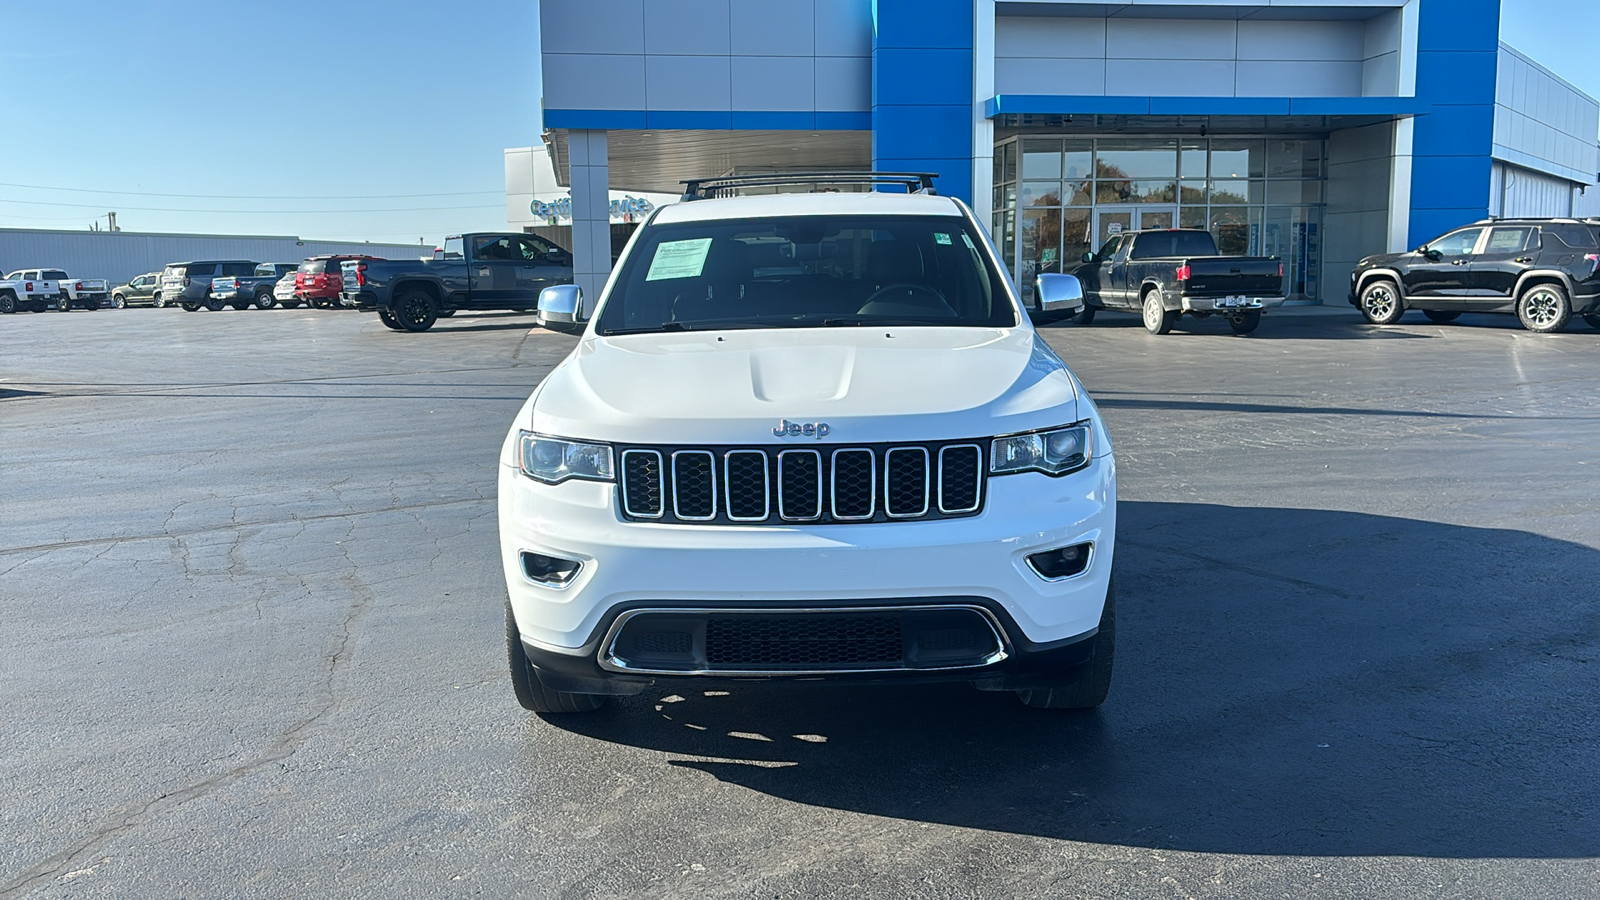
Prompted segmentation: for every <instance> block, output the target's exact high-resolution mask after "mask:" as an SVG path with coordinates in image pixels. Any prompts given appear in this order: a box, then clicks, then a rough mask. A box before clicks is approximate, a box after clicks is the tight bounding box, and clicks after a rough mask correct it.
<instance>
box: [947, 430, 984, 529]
mask: <svg viewBox="0 0 1600 900" xmlns="http://www.w3.org/2000/svg"><path fill="white" fill-rule="evenodd" d="M963 456H965V457H967V458H968V459H967V460H962V459H961V457H963ZM958 501H961V502H958ZM981 506H983V448H982V447H981V446H979V445H977V444H951V445H949V446H947V447H941V448H939V512H942V513H944V514H946V515H952V514H956V515H960V514H965V513H972V512H977V511H978V508H979V507H981Z"/></svg>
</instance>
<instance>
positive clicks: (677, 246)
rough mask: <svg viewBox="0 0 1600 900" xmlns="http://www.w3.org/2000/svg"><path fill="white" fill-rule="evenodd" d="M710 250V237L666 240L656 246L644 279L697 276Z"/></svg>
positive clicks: (655, 279)
mask: <svg viewBox="0 0 1600 900" xmlns="http://www.w3.org/2000/svg"><path fill="white" fill-rule="evenodd" d="M710 252H711V238H694V239H693V240H688V241H666V242H664V243H662V244H661V245H660V246H658V247H656V255H655V256H654V257H653V258H652V259H651V260H650V271H649V272H647V273H646V274H645V276H644V280H645V281H666V280H668V279H670V278H699V277H700V273H701V272H702V271H704V269H705V267H706V254H707V253H710Z"/></svg>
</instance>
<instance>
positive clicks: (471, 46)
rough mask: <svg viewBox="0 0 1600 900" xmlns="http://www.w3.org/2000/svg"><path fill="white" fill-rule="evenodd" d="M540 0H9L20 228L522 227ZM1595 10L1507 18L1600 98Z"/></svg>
mask: <svg viewBox="0 0 1600 900" xmlns="http://www.w3.org/2000/svg"><path fill="white" fill-rule="evenodd" d="M775 2H781V0H775ZM537 10H538V6H537V0H474V2H473V3H470V4H457V3H452V2H448V0H365V2H363V0H320V2H310V0H271V2H259V0H257V2H250V0H221V2H218V0H206V2H200V0H139V2H125V0H116V2H113V0H0V22H4V23H5V33H6V35H7V37H6V39H5V40H4V41H0V226H11V227H23V228H27V227H38V228H74V229H75V228H87V227H88V226H89V223H90V222H91V221H92V220H93V219H94V218H95V217H96V216H99V215H102V214H103V213H105V212H106V211H107V210H112V209H115V210H117V211H118V220H119V224H121V226H122V227H123V228H124V229H126V230H129V231H193V232H204V233H233V234H294V235H299V236H301V237H313V238H345V239H371V240H382V241H412V240H416V239H418V238H422V239H423V240H424V241H425V242H427V243H430V244H431V243H436V242H437V241H438V240H440V239H441V238H442V237H443V235H444V234H446V233H447V232H459V231H469V230H473V229H494V228H500V227H503V226H504V224H505V203H504V188H505V171H504V166H503V162H502V157H501V151H502V150H503V149H504V148H506V147H521V146H528V145H530V144H534V143H537V141H538V139H539V121H538V118H539V87H538V85H539V72H538V66H539V60H538V11H537ZM1593 19H1594V0H1504V6H1503V13H1502V16H1501V34H1502V37H1503V38H1504V39H1505V40H1506V41H1507V42H1509V43H1511V44H1512V45H1514V46H1516V47H1517V48H1518V49H1520V50H1522V51H1523V52H1524V53H1527V54H1528V55H1530V56H1532V57H1533V58H1534V59H1536V60H1538V61H1539V62H1541V63H1543V64H1544V65H1545V66H1546V67H1548V68H1550V69H1552V70H1554V71H1555V72H1556V73H1557V74H1559V75H1562V76H1563V77H1565V78H1567V79H1568V80H1570V81H1572V82H1574V83H1576V84H1577V85H1578V86H1579V87H1580V88H1582V89H1583V90H1585V91H1587V92H1588V93H1590V94H1591V95H1595V96H1600V67H1597V66H1595V65H1594V64H1593V59H1592V57H1593V55H1594V50H1593V49H1592V48H1593V43H1594V42H1593V40H1592V38H1591V36H1590V32H1591V31H1592V28H1591V27H1590V26H1591V25H1592V23H1593ZM35 35H37V36H38V37H37V39H33V38H31V37H30V36H35ZM64 189H72V190H64ZM111 192H123V193H111ZM184 194H188V195H197V196H188V197H185V196H180V195H184ZM419 194H420V195H432V196H403V195H419ZM346 198H348V199H346Z"/></svg>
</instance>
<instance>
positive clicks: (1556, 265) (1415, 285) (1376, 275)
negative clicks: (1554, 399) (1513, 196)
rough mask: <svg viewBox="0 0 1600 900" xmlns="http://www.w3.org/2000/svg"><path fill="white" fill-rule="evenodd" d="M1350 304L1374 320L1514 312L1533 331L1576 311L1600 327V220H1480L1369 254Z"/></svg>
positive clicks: (1552, 326)
mask: <svg viewBox="0 0 1600 900" xmlns="http://www.w3.org/2000/svg"><path fill="white" fill-rule="evenodd" d="M1350 304H1351V305H1352V306H1354V307H1356V308H1357V309H1359V310H1361V314H1362V315H1364V316H1366V317H1367V321H1368V322H1371V323H1373V324H1375V325H1392V324H1394V323H1395V322H1398V321H1399V320H1400V317H1401V316H1402V315H1404V314H1405V311H1406V310H1407V309H1420V310H1422V312H1423V314H1424V315H1426V316H1427V317H1428V318H1430V319H1432V320H1433V321H1435V322H1449V321H1450V320H1452V319H1454V318H1456V317H1457V316H1459V315H1461V314H1462V313H1464V312H1485V313H1516V315H1517V318H1518V319H1520V320H1522V327H1524V328H1526V329H1528V330H1529V331H1538V332H1551V331H1560V330H1561V329H1562V328H1565V327H1566V325H1567V321H1568V320H1569V319H1571V318H1572V316H1573V315H1574V314H1577V315H1581V316H1583V319H1584V321H1586V322H1588V323H1589V324H1590V325H1591V326H1592V327H1594V328H1600V219H1583V220H1579V219H1485V220H1483V221H1481V222H1474V223H1472V224H1471V225H1468V226H1465V227H1463V228H1457V229H1456V230H1454V231H1452V232H1449V233H1448V234H1445V235H1442V236H1440V237H1437V238H1434V239H1433V240H1431V241H1429V242H1427V243H1426V244H1423V245H1422V246H1421V247H1418V248H1417V249H1416V250H1413V251H1411V252H1410V253H1386V254H1382V255H1378V256H1369V257H1367V258H1366V259H1363V260H1362V261H1361V262H1360V263H1358V264H1357V265H1356V270H1355V271H1354V272H1352V273H1350Z"/></svg>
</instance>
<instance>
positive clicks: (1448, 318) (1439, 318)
mask: <svg viewBox="0 0 1600 900" xmlns="http://www.w3.org/2000/svg"><path fill="white" fill-rule="evenodd" d="M1422 314H1423V315H1425V316H1427V317H1428V321H1429V322H1437V323H1439V324H1440V325H1443V324H1445V323H1446V322H1454V321H1455V320H1457V319H1459V318H1461V313H1458V312H1456V311H1454V310H1449V309H1425V310H1423V311H1422Z"/></svg>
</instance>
